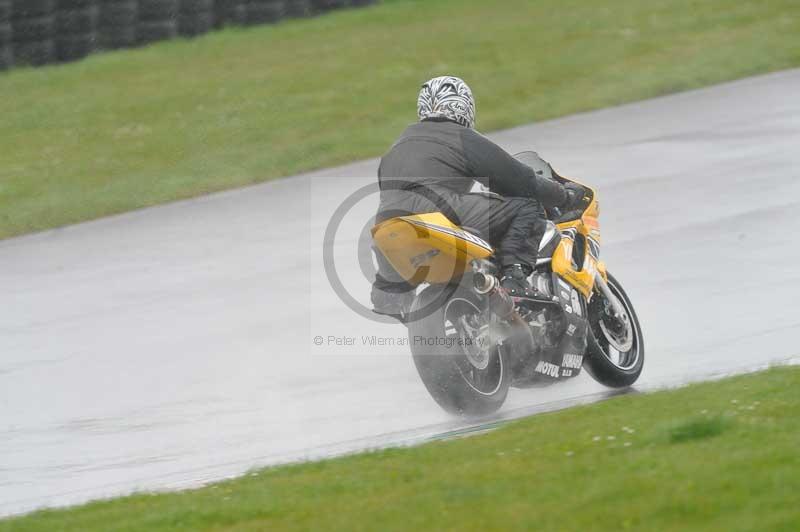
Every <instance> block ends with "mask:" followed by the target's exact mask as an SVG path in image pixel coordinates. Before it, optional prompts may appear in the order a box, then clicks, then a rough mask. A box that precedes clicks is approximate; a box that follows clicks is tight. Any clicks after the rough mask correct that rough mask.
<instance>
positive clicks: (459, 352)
mask: <svg viewBox="0 0 800 532" xmlns="http://www.w3.org/2000/svg"><path fill="white" fill-rule="evenodd" d="M441 290H442V289H441V287H440V286H430V287H428V288H426V289H425V290H423V291H422V292H421V293H420V294H419V295H418V296H417V298H416V299H415V300H414V304H413V306H412V309H411V314H412V315H415V314H416V315H420V316H423V317H421V318H420V319H418V320H416V321H412V322H409V323H408V337H409V344H410V346H411V354H412V357H413V359H414V365H415V366H416V368H417V372H418V373H419V376H420V378H421V379H422V382H423V384H425V388H427V390H428V392H429V393H430V394H431V397H433V399H434V400H435V401H436V402H437V403H438V404H439V406H441V407H442V408H443V409H444V410H446V411H447V412H449V413H451V414H455V415H461V416H479V415H485V414H490V413H492V412H495V411H496V410H498V409H499V408H500V407H501V406H502V405H503V403H504V402H505V400H506V396H507V395H508V389H509V387H510V385H511V368H510V365H509V361H508V356H507V355H506V354H505V352H504V350H503V349H502V348H498V346H496V345H486V344H487V343H488V342H485V341H483V340H482V339H481V338H482V337H481V336H480V331H481V327H482V326H483V324H482V323H481V321H480V320H481V316H482V314H483V313H482V312H481V309H482V305H481V301H480V300H479V299H478V296H477V295H475V294H474V293H473V292H472V291H471V290H468V289H466V288H462V287H459V288H457V289H456V290H455V291H454V292H453V294H452V296H451V297H449V298H448V299H447V300H446V301H444V302H441V301H437V299H440V294H441Z"/></svg>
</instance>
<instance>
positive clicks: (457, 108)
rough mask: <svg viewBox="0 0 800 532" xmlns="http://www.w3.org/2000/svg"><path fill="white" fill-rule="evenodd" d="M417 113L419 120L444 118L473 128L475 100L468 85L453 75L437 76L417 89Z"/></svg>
mask: <svg viewBox="0 0 800 532" xmlns="http://www.w3.org/2000/svg"><path fill="white" fill-rule="evenodd" d="M417 115H418V116H419V119H420V120H425V119H426V118H446V119H448V120H452V121H454V122H458V123H459V124H461V125H462V126H466V127H469V128H474V127H475V100H474V99H473V98H472V91H471V90H470V89H469V85H467V84H466V83H464V80H462V79H460V78H457V77H454V76H439V77H438V78H433V79H430V80H428V81H426V82H425V83H424V84H423V85H422V89H421V90H420V91H419V98H418V99H417Z"/></svg>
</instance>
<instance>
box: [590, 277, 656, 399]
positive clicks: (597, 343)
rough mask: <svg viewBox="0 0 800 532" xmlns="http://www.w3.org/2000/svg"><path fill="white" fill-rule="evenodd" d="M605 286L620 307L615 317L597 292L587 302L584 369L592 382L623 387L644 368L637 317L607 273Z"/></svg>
mask: <svg viewBox="0 0 800 532" xmlns="http://www.w3.org/2000/svg"><path fill="white" fill-rule="evenodd" d="M608 288H609V290H610V291H611V294H612V295H613V296H614V297H615V298H616V299H617V301H618V302H619V303H620V305H621V306H622V309H623V315H622V316H620V317H619V318H615V317H614V316H612V313H611V305H610V304H609V302H607V301H605V298H604V297H603V296H602V295H601V294H597V295H596V296H595V297H594V298H592V302H591V303H590V304H589V312H588V314H589V338H588V345H587V355H588V356H587V357H586V362H585V363H584V368H586V370H587V371H588V372H589V374H590V375H591V376H592V377H594V379H595V380H596V381H598V382H599V383H601V384H604V385H606V386H609V387H612V388H624V387H626V386H630V385H632V384H633V383H634V382H636V380H637V379H638V378H639V375H640V374H641V373H642V368H643V367H644V337H643V336H642V327H641V325H640V324H639V318H638V317H637V316H636V311H635V310H634V308H633V303H631V300H630V298H628V295H627V294H626V293H625V290H623V288H622V285H621V284H620V283H619V281H618V280H617V279H616V278H614V276H612V275H611V274H610V273H609V274H608Z"/></svg>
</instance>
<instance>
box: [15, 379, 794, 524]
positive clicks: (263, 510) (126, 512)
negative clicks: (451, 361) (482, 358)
mask: <svg viewBox="0 0 800 532" xmlns="http://www.w3.org/2000/svg"><path fill="white" fill-rule="evenodd" d="M798 387H800V368H797V367H794V368H792V367H789V368H775V369H771V370H769V371H766V372H762V373H758V374H752V375H746V376H741V377H736V378H731V379H727V380H724V381H719V382H713V383H703V384H698V385H693V386H689V387H687V388H683V389H679V390H673V391H665V392H658V393H654V394H651V395H643V396H634V395H629V396H623V397H618V398H615V399H612V400H609V401H606V402H603V403H599V404H594V405H589V406H585V407H580V408H574V409H570V410H565V411H562V412H556V413H552V414H546V415H540V416H536V417H533V418H528V419H525V420H522V421H518V422H514V423H512V424H510V425H508V426H505V427H502V428H500V429H498V430H496V431H494V432H491V433H488V434H484V435H480V436H474V437H471V438H465V439H459V440H451V441H443V442H436V443H431V444H427V445H423V446H420V447H415V448H408V449H392V450H386V451H381V452H374V453H368V454H361V455H355V456H349V457H344V458H339V459H335V460H328V461H323V462H317V463H308V464H301V465H293V466H283V467H277V468H272V469H266V470H263V471H259V472H255V473H252V474H250V475H248V476H246V477H243V478H241V479H237V480H233V481H228V482H224V483H219V484H215V485H212V486H209V487H205V488H202V489H199V490H194V491H185V492H180V493H169V494H158V495H136V496H131V497H126V498H121V499H117V500H112V501H105V502H97V503H92V504H89V505H86V506H82V507H78V508H73V509H68V510H58V511H43V512H39V513H35V514H32V515H29V516H25V517H21V518H17V519H13V520H6V521H0V531H5V530H15V531H39V530H41V531H50V530H81V531H85V530H147V531H160V530H348V531H349V530H360V529H368V530H511V529H514V530H593V531H594V530H598V531H602V530H610V531H614V532H616V531H619V530H629V529H630V530H654V531H664V530H682V531H683V530H703V531H708V530H720V531H726V532H728V531H737V530H743V531H744V530H748V531H750V530H786V531H790V530H791V531H794V530H799V529H800V507H798V506H797V493H798V491H800V454H798V453H797V444H798V442H800V394H798V393H797V390H798Z"/></svg>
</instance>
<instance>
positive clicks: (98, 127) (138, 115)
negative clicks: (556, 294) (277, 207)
mask: <svg viewBox="0 0 800 532" xmlns="http://www.w3.org/2000/svg"><path fill="white" fill-rule="evenodd" d="M798 34H800V10H798V6H797V1H796V0H742V1H740V2H730V1H729V0H700V1H698V0H652V1H648V2H642V1H640V0H598V1H595V2H587V1H585V0H538V1H536V2H529V1H527V0H508V1H505V2H502V3H497V2H486V1H484V0H439V1H437V2H430V1H427V0H426V1H423V0H418V1H413V0H395V1H391V0H390V1H386V2H384V3H383V4H382V5H378V6H373V7H368V8H363V9H356V10H349V11H348V10H346V11H341V12H335V13H331V14H329V15H326V16H324V17H319V18H314V19H309V20H295V21H288V22H286V23H283V24H279V25H276V26H263V27H258V28H252V29H246V30H226V31H223V32H218V33H214V34H210V35H207V36H204V37H202V38H199V39H196V40H192V41H173V42H165V43H161V44H157V45H154V46H151V47H148V48H144V49H138V50H129V51H122V52H115V53H107V54H100V55H96V56H92V57H90V58H88V59H87V60H85V61H82V62H80V63H75V64H69V65H63V66H54V67H48V68H42V69H35V70H25V69H22V70H13V71H11V72H8V73H5V74H2V75H0V116H2V120H0V138H2V149H0V238H5V237H10V236H13V235H18V234H22V233H26V232H29V231H35V230H40V229H46V228H51V227H55V226H60V225H64V224H68V223H72V222H78V221H81V220H87V219H91V218H95V217H98V216H103V215H108V214H113V213H118V212H122V211H126V210H130V209H134V208H138V207H144V206H148V205H153V204H156V203H160V202H165V201H170V200H175V199H179V198H186V197H191V196H196V195H199V194H204V193H208V192H212V191H216V190H221V189H225V188H230V187H236V186H241V185H246V184H250V183H254V182H258V181H263V180H266V179H270V178H274V177H276V176H283V175H289V174H292V173H295V172H300V171H304V170H310V169H313V168H318V167H323V166H329V165H335V164H339V163H345V162H348V161H352V160H355V159H359V158H363V157H367V156H375V155H379V154H380V153H382V152H383V151H384V150H385V149H386V148H387V146H388V145H389V144H390V143H391V141H392V140H393V139H394V138H395V136H396V135H397V134H398V133H399V132H400V130H401V129H402V128H403V127H404V126H405V125H406V124H407V123H409V122H412V121H413V120H414V119H415V98H416V92H417V90H418V87H419V85H420V83H421V82H422V81H423V80H425V79H427V78H428V77H430V76H433V75H440V74H442V73H453V74H457V75H461V76H462V77H464V78H465V79H466V80H467V81H468V82H469V83H470V84H471V85H472V87H473V89H474V92H475V94H476V97H477V100H478V125H479V128H480V129H482V130H493V129H497V128H502V127H508V126H513V125H517V124H522V123H526V122H530V121H535V120H541V119H546V118H552V117H555V116H559V115H565V114H568V113H574V112H576V111H583V110H588V109H594V108H599V107H605V106H609V105H614V104H619V103H623V102H627V101H631V100H636V99H642V98H647V97H651V96H656V95H660V94H664V93H668V92H674V91H680V90H684V89H690V88H693V87H699V86H702V85H707V84H711V83H715V82H720V81H724V80H729V79H734V78H739V77H743V76H747V75H751V74H756V73H762V72H767V71H772V70H777V69H783V68H787V67H792V66H796V65H800V39H797V37H796V36H797V35H798Z"/></svg>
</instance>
